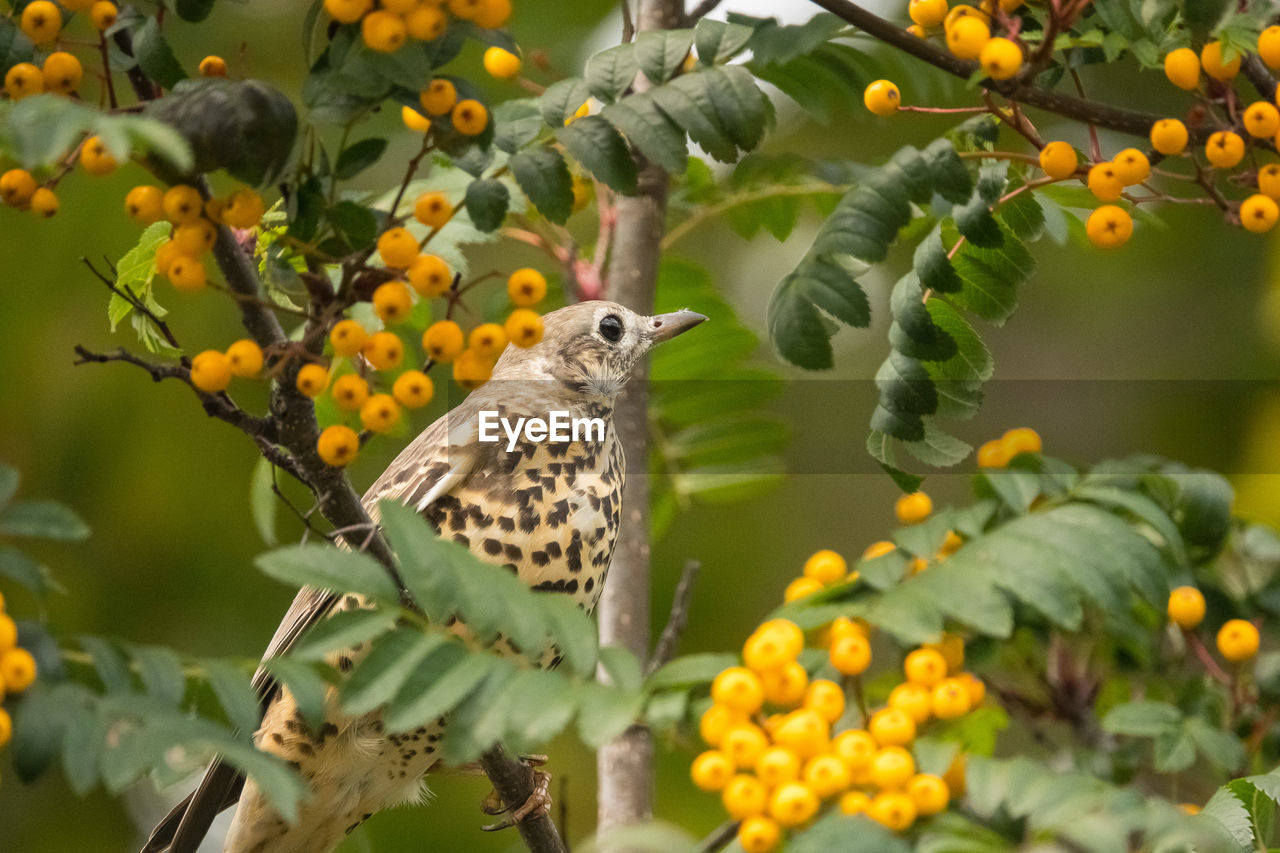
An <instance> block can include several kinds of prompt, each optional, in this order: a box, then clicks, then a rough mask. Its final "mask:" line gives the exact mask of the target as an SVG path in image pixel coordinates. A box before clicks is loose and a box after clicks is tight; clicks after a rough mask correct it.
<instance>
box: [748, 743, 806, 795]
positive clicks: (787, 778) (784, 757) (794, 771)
mask: <svg viewBox="0 0 1280 853" xmlns="http://www.w3.org/2000/svg"><path fill="white" fill-rule="evenodd" d="M755 770H756V776H758V777H759V778H760V781H761V782H763V783H765V784H766V785H768V786H769V787H770V788H776V787H778V786H779V785H781V784H782V783H783V782H794V781H795V780H796V779H799V778H800V756H798V755H796V754H795V752H794V751H793V750H790V749H788V748H787V747H785V746H771V747H769V748H768V749H766V750H765V751H764V752H762V753H760V757H759V758H758V759H756V766H755Z"/></svg>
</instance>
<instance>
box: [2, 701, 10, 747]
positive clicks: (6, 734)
mask: <svg viewBox="0 0 1280 853" xmlns="http://www.w3.org/2000/svg"><path fill="white" fill-rule="evenodd" d="M12 738H13V718H12V717H10V716H9V712H8V711H6V710H5V709H4V708H0V746H4V745H5V744H7V743H8V742H9V741H10V739H12Z"/></svg>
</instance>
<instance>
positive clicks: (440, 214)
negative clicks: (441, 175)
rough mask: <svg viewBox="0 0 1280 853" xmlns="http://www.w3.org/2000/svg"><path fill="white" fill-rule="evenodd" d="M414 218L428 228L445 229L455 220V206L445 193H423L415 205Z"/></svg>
mask: <svg viewBox="0 0 1280 853" xmlns="http://www.w3.org/2000/svg"><path fill="white" fill-rule="evenodd" d="M413 217H414V218H415V219H417V220H418V221H419V222H421V223H422V224H423V225H425V226H427V227H428V228H443V227H444V226H445V224H446V223H448V221H449V220H450V219H452V218H453V205H451V204H449V197H448V196H446V195H445V194H444V193H441V192H434V193H423V194H422V195H420V196H418V200H417V201H415V202H414V203H413Z"/></svg>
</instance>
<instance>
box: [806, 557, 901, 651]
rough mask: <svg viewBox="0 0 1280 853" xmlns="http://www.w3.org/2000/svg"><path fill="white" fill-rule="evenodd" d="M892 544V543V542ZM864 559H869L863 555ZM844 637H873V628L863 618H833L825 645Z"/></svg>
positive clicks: (828, 628) (828, 627) (867, 638)
mask: <svg viewBox="0 0 1280 853" xmlns="http://www.w3.org/2000/svg"><path fill="white" fill-rule="evenodd" d="M890 545H891V546H892V543H890ZM863 559H867V557H866V555H865V554H864V555H863ZM842 637H862V638H863V639H866V640H869V639H870V638H871V629H870V628H869V627H868V625H867V623H866V622H863V621H862V620H861V619H850V618H849V617H848V616H837V617H836V618H835V619H832V620H831V624H830V625H828V626H827V642H826V643H824V644H823V645H826V646H828V647H829V646H830V645H831V644H832V643H834V642H835V641H836V640H839V639H841V638H842Z"/></svg>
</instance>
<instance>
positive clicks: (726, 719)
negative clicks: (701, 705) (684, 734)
mask: <svg viewBox="0 0 1280 853" xmlns="http://www.w3.org/2000/svg"><path fill="white" fill-rule="evenodd" d="M746 721H747V715H746V714H743V713H742V712H741V711H735V710H734V709H732V708H730V707H728V706H727V705H712V706H711V707H710V708H708V709H707V710H705V711H703V712H702V716H701V717H699V718H698V734H700V735H701V736H702V740H703V742H705V743H706V744H707V746H713V747H714V746H719V745H720V742H721V741H722V740H723V739H724V735H725V732H727V731H728V730H729V729H731V728H733V727H734V726H736V725H738V724H740V723H745V722H746Z"/></svg>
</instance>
